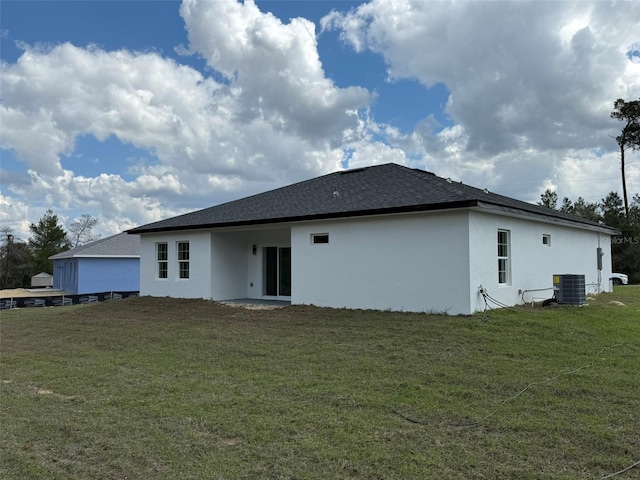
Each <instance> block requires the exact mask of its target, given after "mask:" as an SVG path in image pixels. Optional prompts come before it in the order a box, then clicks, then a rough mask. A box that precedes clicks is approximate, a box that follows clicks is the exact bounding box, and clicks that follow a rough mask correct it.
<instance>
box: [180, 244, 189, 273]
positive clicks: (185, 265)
mask: <svg viewBox="0 0 640 480" xmlns="http://www.w3.org/2000/svg"><path fill="white" fill-rule="evenodd" d="M178 278H189V242H178Z"/></svg>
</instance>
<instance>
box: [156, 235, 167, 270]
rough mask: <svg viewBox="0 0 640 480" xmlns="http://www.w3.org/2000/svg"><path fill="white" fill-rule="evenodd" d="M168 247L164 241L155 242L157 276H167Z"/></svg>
mask: <svg viewBox="0 0 640 480" xmlns="http://www.w3.org/2000/svg"><path fill="white" fill-rule="evenodd" d="M168 258H169V257H168V249H167V244H166V243H156V260H157V262H158V271H157V274H158V278H167V266H168V262H167V260H168Z"/></svg>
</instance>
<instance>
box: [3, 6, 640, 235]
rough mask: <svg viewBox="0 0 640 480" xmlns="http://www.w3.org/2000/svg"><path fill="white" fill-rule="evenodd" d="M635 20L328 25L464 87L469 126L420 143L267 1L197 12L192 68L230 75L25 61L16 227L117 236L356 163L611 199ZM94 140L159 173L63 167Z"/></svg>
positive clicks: (310, 33)
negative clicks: (617, 116)
mask: <svg viewBox="0 0 640 480" xmlns="http://www.w3.org/2000/svg"><path fill="white" fill-rule="evenodd" d="M265 5H266V6H267V8H268V3H267V4H265ZM345 5H348V4H345ZM638 5H640V4H638V3H637V2H627V3H623V2H618V3H615V4H614V5H610V4H608V3H604V2H594V3H587V2H579V3H567V2H531V3H529V2H507V3H505V2H451V3H446V2H424V1H421V0H416V1H409V0H405V1H383V0H374V1H372V2H371V3H367V4H363V5H361V6H359V7H358V8H356V9H355V10H352V11H350V12H347V13H335V12H334V13H332V14H331V15H329V16H327V17H325V19H324V20H323V22H322V28H323V29H337V30H339V31H340V33H341V36H342V38H343V39H344V41H345V42H348V43H349V44H350V45H352V46H353V48H354V50H355V51H363V50H365V49H369V50H371V51H373V52H375V53H377V54H379V55H381V56H382V57H383V58H384V60H385V62H386V64H387V67H388V77H389V79H390V81H393V80H395V79H400V78H410V79H416V80H418V81H419V82H421V83H422V84H424V85H425V86H429V85H433V84H436V83H444V84H445V85H446V87H447V88H448V89H449V91H450V93H451V95H450V97H449V101H448V103H447V114H448V115H449V117H450V118H451V119H452V120H453V125H449V126H447V127H445V128H444V129H443V128H442V127H441V126H438V125H437V122H436V121H435V119H434V117H433V116H431V117H430V116H429V114H430V113H432V112H425V119H424V121H423V122H421V123H419V124H418V125H417V126H416V128H415V130H414V131H413V132H411V133H409V134H403V133H402V132H401V131H400V130H399V129H398V128H396V127H395V126H394V125H384V124H379V123H377V122H376V119H375V118H371V117H370V113H369V112H368V111H367V108H368V106H369V104H370V102H371V99H372V96H371V94H370V92H369V91H368V90H366V89H365V88H361V87H357V86H356V87H350V88H339V87H337V86H336V85H335V84H334V83H333V82H332V80H330V79H329V78H328V77H327V75H326V74H325V71H324V69H323V65H322V63H321V59H320V57H319V54H318V44H317V42H318V37H317V35H316V30H315V25H314V24H313V23H312V22H310V21H308V20H306V19H303V18H294V19H292V20H290V21H288V23H285V22H283V21H281V20H280V19H278V18H276V17H275V16H273V15H271V14H269V13H264V12H261V11H260V10H259V9H258V7H257V6H256V5H255V4H254V2H253V1H251V0H247V1H245V2H244V3H238V2H235V1H231V0H224V1H215V2H211V1H196V0H187V1H185V2H184V3H183V5H182V7H181V9H180V14H181V15H182V17H183V19H184V22H185V26H186V30H187V34H188V39H189V44H188V47H186V48H182V49H181V51H182V52H183V53H187V52H188V53H190V54H193V55H198V56H201V57H202V58H203V59H204V60H205V61H206V63H207V64H208V66H209V67H210V68H211V69H213V70H214V71H215V72H214V73H212V72H209V71H206V72H204V73H203V72H199V71H198V70H196V69H194V68H192V67H188V66H184V65H180V64H179V63H177V62H176V61H174V60H171V59H168V58H165V57H162V56H161V55H159V54H156V53H141V52H134V51H128V50H119V51H105V50H102V49H100V48H98V47H95V46H76V45H72V44H70V43H65V44H60V45H50V46H30V45H23V47H22V48H23V49H24V52H23V54H22V55H21V56H20V58H19V59H18V60H17V61H16V63H12V64H7V63H3V64H2V65H1V71H0V73H1V78H0V89H1V91H2V102H1V103H0V121H1V122H2V126H3V127H2V129H1V130H0V144H1V145H2V148H3V149H6V150H10V151H12V152H13V153H14V154H15V156H16V157H17V158H18V159H19V160H20V161H21V162H23V163H24V164H25V165H26V166H27V168H28V169H29V173H28V174H22V175H19V174H14V173H10V174H5V172H3V182H4V183H6V184H8V185H9V186H8V189H6V190H5V195H7V196H5V197H2V201H3V202H5V203H3V205H4V204H7V205H9V204H11V205H12V213H11V214H9V216H6V215H5V217H2V218H0V224H4V223H10V224H11V225H15V228H19V229H22V232H23V233H21V234H22V235H26V234H27V233H28V232H26V231H24V229H25V225H26V227H28V222H27V223H26V224H25V221H24V218H30V220H31V221H37V220H38V218H39V216H40V215H41V214H42V213H43V212H44V209H46V208H47V207H48V206H56V207H57V208H63V209H64V210H65V211H67V212H68V213H69V214H68V215H67V214H66V215H65V218H66V217H69V218H72V217H77V216H79V214H81V213H90V214H92V215H93V216H94V217H98V218H99V219H100V223H99V227H98V229H99V233H102V234H103V235H107V234H111V233H115V232H117V231H120V230H122V229H125V228H129V227H132V226H135V225H138V224H143V223H147V222H151V221H155V220H159V219H161V218H165V217H168V216H171V215H176V214H180V213H184V212H186V211H190V210H193V209H196V208H203V207H207V206H210V205H213V204H215V203H218V202H221V201H227V200H230V199H233V198H239V197H242V196H245V195H248V194H252V193H256V192H260V191H264V190H267V189H270V188H274V187H277V186H281V185H284V184H288V183H292V182H294V181H298V180H302V179H306V178H310V177H313V176H316V175H320V174H324V173H328V172H330V171H334V170H337V169H339V168H341V165H342V162H343V161H344V160H345V159H347V160H348V161H349V165H350V166H351V167H358V166H364V165H371V164H376V163H384V162H391V161H392V162H396V163H401V164H406V165H410V166H413V167H421V168H423V167H424V168H427V169H428V170H431V171H434V172H435V173H436V174H438V175H441V176H445V177H447V176H449V177H452V178H454V179H456V180H463V181H465V182H467V183H470V184H474V185H478V186H487V187H490V188H492V189H493V190H496V191H500V192H501V193H505V194H510V195H513V196H516V197H518V198H523V199H525V200H536V199H537V196H538V195H539V193H540V192H541V190H540V189H541V188H542V186H544V185H549V184H554V185H557V186H558V192H559V194H560V196H570V197H575V196H577V195H582V196H585V197H587V196H589V194H590V193H591V190H593V184H592V183H590V182H591V180H590V178H593V175H595V176H596V178H597V177H598V176H600V177H601V178H602V181H601V182H600V183H599V184H598V186H599V188H600V189H601V188H607V189H619V188H618V184H619V170H617V169H618V164H617V161H616V155H615V142H614V141H613V140H612V138H611V136H612V135H615V131H616V129H617V128H618V125H617V124H616V122H615V121H612V120H610V119H609V112H610V110H611V107H612V103H613V100H614V99H615V98H618V97H622V98H635V97H638V96H640V62H638V61H637V60H634V59H636V58H637V57H634V55H632V54H630V52H635V51H637V44H638V36H637V35H638V34H637V33H636V32H637V31H638V29H637V27H638V22H637V19H638V18H640V10H639V9H640V7H639V6H638ZM634 49H635V50H634ZM401 114H402V112H399V115H401ZM83 135H91V136H93V137H95V138H96V139H98V140H101V141H102V140H106V139H108V138H115V139H117V140H119V141H120V142H123V143H126V144H130V145H132V146H134V147H137V148H138V149H140V150H142V151H144V152H147V153H148V155H146V159H145V161H141V162H138V163H136V164H135V165H133V166H131V167H130V168H129V170H128V171H126V172H119V171H118V170H117V169H116V168H115V167H114V168H113V169H110V168H109V161H110V159H109V158H104V157H101V158H100V165H101V166H102V167H103V168H104V170H105V171H110V172H113V173H111V174H106V173H103V174H101V175H97V176H95V177H87V176H81V175H78V174H77V173H76V172H73V171H71V170H70V168H69V166H68V165H66V164H65V156H67V155H71V154H74V155H75V153H77V152H76V151H75V149H76V148H77V145H76V144H77V142H78V138H79V137H80V136H83ZM594 149H599V150H600V151H602V152H604V154H600V155H596V154H594V153H593V151H594ZM74 158H75V159H76V160H78V161H79V160H80V155H75V156H74ZM86 161H91V160H90V159H89V158H88V157H87V158H86ZM605 172H606V173H605ZM629 184H630V185H631V186H632V188H636V189H638V188H640V163H635V164H633V163H632V164H630V165H629ZM607 191H608V190H607ZM590 200H592V201H594V200H595V199H590ZM2 220H6V222H3V221H2Z"/></svg>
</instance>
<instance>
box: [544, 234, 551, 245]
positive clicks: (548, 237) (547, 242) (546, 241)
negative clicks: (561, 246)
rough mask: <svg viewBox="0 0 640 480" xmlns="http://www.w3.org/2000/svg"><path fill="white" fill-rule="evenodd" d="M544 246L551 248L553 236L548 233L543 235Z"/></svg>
mask: <svg viewBox="0 0 640 480" xmlns="http://www.w3.org/2000/svg"><path fill="white" fill-rule="evenodd" d="M542 245H544V246H545V247H550V246H551V235H549V234H547V233H545V234H543V235H542Z"/></svg>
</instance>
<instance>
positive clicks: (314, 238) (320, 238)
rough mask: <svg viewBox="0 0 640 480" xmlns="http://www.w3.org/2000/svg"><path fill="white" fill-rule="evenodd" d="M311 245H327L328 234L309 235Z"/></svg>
mask: <svg viewBox="0 0 640 480" xmlns="http://www.w3.org/2000/svg"><path fill="white" fill-rule="evenodd" d="M311 243H312V244H314V245H315V244H318V243H329V234H328V233H313V234H311Z"/></svg>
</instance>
